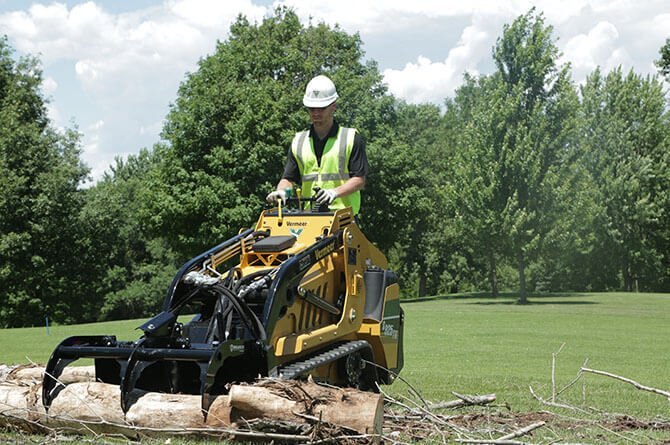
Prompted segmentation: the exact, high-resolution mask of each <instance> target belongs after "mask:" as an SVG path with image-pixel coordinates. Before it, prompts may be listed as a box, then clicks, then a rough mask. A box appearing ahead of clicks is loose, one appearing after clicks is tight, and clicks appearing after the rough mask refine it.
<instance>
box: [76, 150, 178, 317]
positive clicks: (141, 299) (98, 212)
mask: <svg viewBox="0 0 670 445" xmlns="http://www.w3.org/2000/svg"><path fill="white" fill-rule="evenodd" d="M156 162H157V155H156V153H154V152H152V151H149V150H146V149H143V150H141V151H140V153H139V154H138V155H131V156H128V158H127V159H126V160H125V161H124V160H122V159H120V158H117V159H116V160H115V164H114V165H112V166H111V172H110V173H105V175H104V176H103V178H102V179H101V180H100V181H99V182H98V183H97V184H96V185H95V186H94V187H91V188H90V189H88V190H85V191H84V192H85V201H86V204H85V206H84V208H83V209H82V211H81V214H80V217H79V226H80V227H81V229H82V232H83V234H84V237H83V239H86V240H87V241H88V242H87V244H86V246H87V249H86V250H85V255H86V258H87V262H88V263H89V268H88V270H87V281H88V295H89V298H91V300H93V301H95V302H96V307H95V311H93V312H89V313H87V314H82V317H85V319H86V320H96V319H97V320H111V319H127V318H136V317H144V316H148V315H150V314H152V313H156V312H157V311H158V310H159V309H160V307H161V304H162V302H163V298H164V296H165V292H166V290H167V288H168V286H169V284H170V283H171V281H172V278H173V277H174V274H175V272H176V271H177V269H178V266H179V265H180V264H179V261H178V259H177V257H176V255H175V254H174V253H173V252H172V251H171V250H170V249H169V248H168V247H167V243H166V242H165V240H164V239H163V238H162V237H153V236H152V235H151V234H150V233H148V230H147V228H146V226H145V224H144V223H143V220H144V219H145V216H143V215H144V213H145V212H146V208H147V206H148V204H147V198H146V196H147V190H148V189H149V187H150V184H149V177H150V172H151V171H152V170H153V169H154V168H156Z"/></svg>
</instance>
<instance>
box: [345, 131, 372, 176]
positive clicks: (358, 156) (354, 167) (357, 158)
mask: <svg viewBox="0 0 670 445" xmlns="http://www.w3.org/2000/svg"><path fill="white" fill-rule="evenodd" d="M369 170H370V168H369V166H368V156H367V155H366V154H365V139H363V136H361V134H360V133H359V132H356V136H355V137H354V146H353V147H352V150H351V157H350V158H349V176H350V177H353V176H361V177H363V178H365V177H366V176H367V175H368V172H369Z"/></svg>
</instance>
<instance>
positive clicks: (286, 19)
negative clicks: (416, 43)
mask: <svg viewBox="0 0 670 445" xmlns="http://www.w3.org/2000/svg"><path fill="white" fill-rule="evenodd" d="M362 56H363V53H362V50H361V41H360V38H359V37H358V36H357V35H355V36H350V35H348V34H346V33H344V32H343V31H341V30H340V29H338V28H337V27H335V28H330V27H328V26H326V25H324V24H319V25H311V24H310V25H309V26H307V27H305V26H303V25H302V24H301V23H300V21H299V19H298V17H297V16H296V14H295V13H293V12H292V11H290V10H286V9H278V10H276V12H275V15H273V16H271V17H268V18H266V19H264V20H263V22H262V23H260V24H251V23H249V22H248V21H247V20H246V19H245V18H243V17H240V18H239V19H238V20H237V21H236V22H235V23H234V24H233V25H232V26H231V29H230V37H229V38H228V40H227V41H225V42H221V43H219V44H218V45H217V49H216V51H215V53H214V54H212V55H210V56H208V57H206V58H204V59H202V60H201V61H200V63H199V68H198V70H197V71H196V72H195V73H192V74H190V75H189V76H188V77H187V79H186V80H185V81H184V82H183V84H182V85H181V86H180V89H179V94H178V98H177V100H176V102H175V104H174V105H173V106H172V109H171V112H170V114H169V115H168V117H167V122H166V125H165V128H164V130H163V137H164V138H165V139H166V140H167V141H168V142H169V145H168V146H166V147H165V148H164V150H162V152H161V155H162V156H163V160H162V165H161V167H160V168H159V169H157V170H156V171H155V172H154V174H153V175H154V176H153V177H152V178H151V183H152V184H153V186H154V187H153V189H152V191H151V193H152V198H151V199H150V201H151V202H152V203H153V207H152V208H151V209H150V211H149V213H148V215H147V217H148V224H149V225H150V227H152V228H153V230H154V231H155V233H160V234H162V235H165V239H167V240H168V241H169V243H170V246H171V247H172V248H173V249H174V250H175V251H176V252H179V253H180V254H189V255H192V254H194V253H196V252H198V251H200V250H202V249H204V248H205V247H206V246H209V245H213V244H215V243H218V242H220V241H221V239H224V238H227V237H230V236H231V235H233V234H235V233H237V232H238V231H239V229H240V228H241V227H248V226H249V225H250V224H251V223H252V222H253V221H254V220H255V218H256V217H257V214H258V211H259V210H260V209H261V206H262V203H263V200H264V197H265V195H266V194H267V193H268V191H269V190H272V189H273V188H274V186H275V184H276V183H277V181H278V180H279V178H280V177H281V173H282V171H283V166H284V162H285V159H286V153H287V150H288V148H289V146H290V142H291V139H292V137H293V134H294V133H295V131H298V130H300V129H303V128H305V127H306V126H307V124H308V115H307V113H306V112H305V110H304V108H303V106H302V101H301V98H302V94H303V92H304V87H305V85H306V84H307V81H308V80H309V79H310V78H311V77H313V76H314V75H316V74H319V73H325V74H327V75H329V76H330V77H331V78H332V79H333V80H334V81H335V83H336V85H337V86H338V92H339V94H340V96H341V99H340V101H339V102H338V112H337V116H336V118H337V119H338V120H340V121H341V122H342V123H343V124H346V125H349V126H357V127H359V128H360V130H361V131H362V133H363V134H364V136H365V137H366V138H367V139H368V140H374V138H375V137H376V136H377V135H378V134H380V133H383V132H384V125H383V120H384V118H385V116H386V115H387V114H388V112H389V111H390V110H391V102H390V101H389V99H387V98H385V89H384V87H383V85H382V84H381V76H380V75H379V73H378V71H377V69H376V66H375V65H374V64H367V65H365V64H363V63H362V62H361V59H362Z"/></svg>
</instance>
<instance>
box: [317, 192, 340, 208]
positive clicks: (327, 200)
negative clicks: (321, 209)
mask: <svg viewBox="0 0 670 445" xmlns="http://www.w3.org/2000/svg"><path fill="white" fill-rule="evenodd" d="M315 198H316V202H317V203H319V204H328V205H330V204H331V203H332V202H333V201H335V198H337V192H336V191H335V189H319V191H318V192H316V196H315Z"/></svg>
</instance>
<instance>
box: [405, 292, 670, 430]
mask: <svg viewBox="0 0 670 445" xmlns="http://www.w3.org/2000/svg"><path fill="white" fill-rule="evenodd" d="M404 308H405V311H406V320H407V321H406V325H407V335H406V337H405V338H406V343H405V350H406V367H405V369H404V370H403V373H402V376H403V377H404V378H405V379H408V380H409V381H410V382H413V384H415V385H416V386H417V387H418V388H421V390H422V391H423V392H424V395H425V396H426V397H427V398H431V399H437V400H442V399H449V398H452V396H451V394H450V392H451V391H456V392H462V393H480V394H481V393H496V394H497V395H498V400H500V401H503V402H506V403H508V404H509V405H510V406H511V407H512V409H513V410H517V411H529V410H537V409H538V408H539V407H538V402H537V401H536V400H535V399H534V398H533V397H532V395H531V394H530V391H529V389H528V387H529V385H532V386H533V388H534V390H535V391H536V393H538V394H540V395H542V396H544V397H545V398H548V397H549V396H550V395H551V367H552V353H553V352H557V351H558V350H559V349H560V348H561V345H563V344H565V345H564V346H563V349H562V350H561V352H560V354H559V355H558V356H557V360H556V368H555V374H556V381H557V384H556V386H557V387H558V389H560V388H561V387H562V386H563V385H565V384H567V383H569V382H570V381H571V380H572V379H574V377H575V376H576V374H577V372H578V371H579V368H580V366H582V365H583V363H584V361H585V360H586V359H588V367H590V368H595V369H600V370H606V371H610V372H612V373H615V374H619V375H622V376H626V377H628V378H631V379H634V380H636V381H638V382H640V383H643V384H646V385H648V386H652V387H657V388H662V389H666V390H670V341H668V340H669V339H670V295H661V294H624V293H607V294H581V295H570V296H552V295H548V296H539V297H538V296H536V297H532V298H531V304H529V305H523V306H522V305H518V304H515V300H514V299H511V298H507V299H506V298H500V299H496V300H493V299H482V298H447V299H434V300H431V301H423V302H419V303H410V304H405V305H404ZM583 380H584V382H585V391H586V393H585V394H586V397H585V400H582V397H583V393H582V385H579V388H576V389H575V390H573V391H569V392H568V393H567V394H566V395H565V396H564V398H563V400H566V399H567V400H566V401H569V402H570V403H573V404H575V405H580V406H581V405H590V406H595V407H599V408H601V409H603V410H606V411H609V412H625V413H629V414H631V415H637V416H647V417H653V416H655V415H666V416H667V415H668V414H670V406H669V405H668V401H667V400H665V399H664V398H663V397H661V396H658V395H654V394H650V393H646V392H641V391H639V390H636V389H635V388H634V387H632V386H631V385H627V384H625V383H622V382H618V381H614V380H612V379H608V378H606V377H600V376H595V375H587V376H585V378H584V379H583ZM395 386H397V384H396V385H394V387H395Z"/></svg>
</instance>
